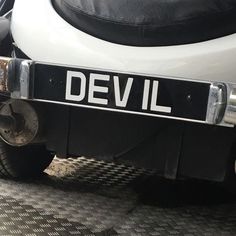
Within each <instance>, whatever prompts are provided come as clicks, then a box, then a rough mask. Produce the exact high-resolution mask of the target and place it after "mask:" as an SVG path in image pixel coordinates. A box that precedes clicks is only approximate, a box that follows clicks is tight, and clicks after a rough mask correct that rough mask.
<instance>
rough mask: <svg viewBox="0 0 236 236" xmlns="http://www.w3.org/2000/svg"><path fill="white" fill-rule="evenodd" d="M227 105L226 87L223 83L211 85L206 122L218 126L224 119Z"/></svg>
mask: <svg viewBox="0 0 236 236" xmlns="http://www.w3.org/2000/svg"><path fill="white" fill-rule="evenodd" d="M226 105H227V87H226V85H225V84H223V83H213V84H212V85H211V86H210V92H209V102H208V108H207V118H206V122H207V123H208V124H215V125H216V124H220V123H221V122H222V120H223V118H224V113H225V108H226Z"/></svg>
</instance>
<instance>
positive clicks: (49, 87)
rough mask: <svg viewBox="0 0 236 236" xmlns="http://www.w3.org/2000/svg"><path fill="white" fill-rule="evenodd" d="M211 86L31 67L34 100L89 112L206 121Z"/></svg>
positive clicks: (48, 67)
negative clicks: (91, 110)
mask: <svg viewBox="0 0 236 236" xmlns="http://www.w3.org/2000/svg"><path fill="white" fill-rule="evenodd" d="M209 89H210V83H204V82H192V81H186V80H179V79H169V78H162V77H153V76H148V75H134V74H127V73H118V72H107V71H100V70H92V69H84V68H71V67H63V66H55V65H46V64H35V65H34V95H33V96H34V99H35V100H41V101H48V102H56V103H61V104H64V105H71V106H78V107H85V108H90V109H100V110H108V111H112V112H125V113H130V114H137V115H147V116H157V117H167V118H168V117H169V118H176V119H187V120H197V121H205V120H206V113H207V105H208V97H209Z"/></svg>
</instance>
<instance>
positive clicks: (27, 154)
mask: <svg viewBox="0 0 236 236" xmlns="http://www.w3.org/2000/svg"><path fill="white" fill-rule="evenodd" d="M53 157H54V155H53V154H52V153H50V152H49V151H47V150H46V148H45V146H43V145H28V146H23V147H13V146H10V145H8V144H6V143H5V142H3V141H2V140H0V176H1V177H10V178H21V177H35V176H39V175H40V174H42V172H43V171H44V170H45V169H46V168H47V167H48V166H49V164H50V163H51V162H52V160H53Z"/></svg>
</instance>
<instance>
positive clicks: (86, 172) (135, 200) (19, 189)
mask: <svg viewBox="0 0 236 236" xmlns="http://www.w3.org/2000/svg"><path fill="white" fill-rule="evenodd" d="M14 235H24V236H38V235H40V236H41V235H42V236H45V235H48V236H57V235H58V236H59V235H65V236H67V235H86V236H93V235H95V236H103V235H104V236H105V235H135V236H136V235H137V236H139V235H140V236H149V235H153V236H154V235H161V236H162V235H181V236H182V235H185V236H193V235H197V236H201V235H204V236H209V235H214V236H215V235H217V236H218V235H236V197H235V196H233V195H231V194H230V193H228V192H227V191H225V190H224V189H223V188H222V187H221V186H219V185H216V184H212V183H206V182H196V181H180V182H175V183H172V182H169V181H166V180H163V179H159V178H158V177H157V176H156V175H155V173H153V172H150V171H147V170H144V169H136V168H134V167H130V166H125V165H117V164H114V163H110V162H103V161H95V160H91V159H90V160H88V159H85V158H78V159H67V160H60V159H57V158H56V159H55V160H54V161H53V163H52V164H51V166H50V167H49V168H48V169H47V170H46V171H45V174H44V175H43V176H41V177H40V178H38V179H30V180H19V181H14V180H6V179H1V180H0V236H14Z"/></svg>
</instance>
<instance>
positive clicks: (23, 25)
mask: <svg viewBox="0 0 236 236" xmlns="http://www.w3.org/2000/svg"><path fill="white" fill-rule="evenodd" d="M11 31H12V35H13V38H14V41H15V43H16V45H17V46H18V47H19V48H20V49H21V50H22V51H23V52H24V53H25V54H26V55H27V56H28V57H30V58H31V59H32V60H35V61H42V62H49V63H59V64H65V65H71V66H80V67H89V68H97V69H104V70H111V71H121V72H129V73H136V74H149V75H155V76H159V75H161V76H163V77H170V78H171V77H175V78H183V79H185V80H199V81H211V82H226V83H231V84H234V83H236V70H235V61H236V34H233V35H230V36H226V37H222V38H218V39H214V40H209V41H206V42H201V43H195V44H188V45H181V46H168V47H133V46H123V45H118V44H114V43H110V42H107V41H104V40H101V39H98V38H95V37H93V36H90V35H88V34H86V33H84V32H82V31H80V30H78V29H76V28H74V27H73V26H71V25H70V24H69V23H67V22H66V21H65V20H64V19H62V18H61V17H60V16H59V15H58V14H57V12H56V11H55V10H54V9H53V6H52V4H51V1H50V0H40V1H32V0H16V2H15V6H14V10H13V15H12V23H11Z"/></svg>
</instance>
